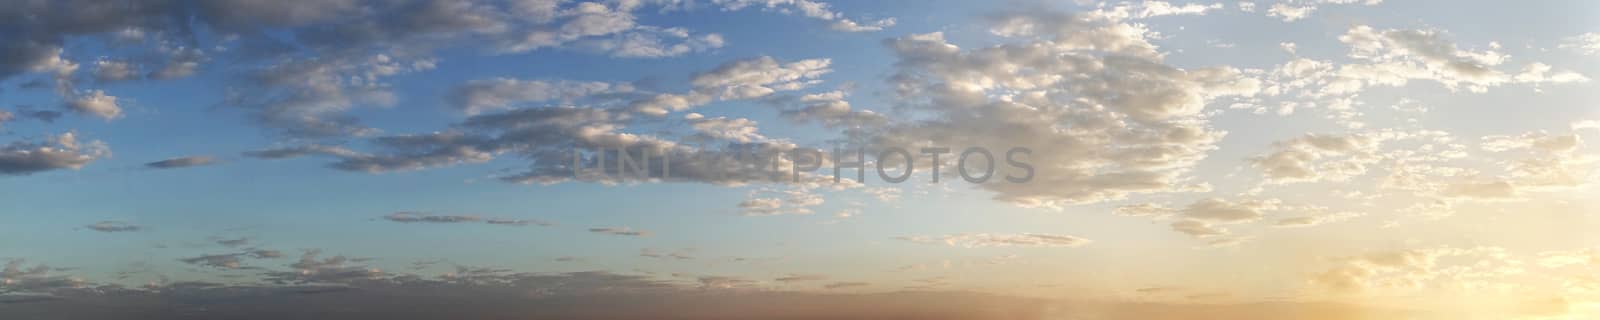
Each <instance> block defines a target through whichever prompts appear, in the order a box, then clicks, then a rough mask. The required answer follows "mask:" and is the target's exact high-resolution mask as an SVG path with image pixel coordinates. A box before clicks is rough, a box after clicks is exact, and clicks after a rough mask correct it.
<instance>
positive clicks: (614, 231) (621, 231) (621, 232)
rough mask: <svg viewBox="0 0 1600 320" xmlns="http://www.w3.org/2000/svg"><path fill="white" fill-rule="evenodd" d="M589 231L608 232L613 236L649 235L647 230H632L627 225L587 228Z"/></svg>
mask: <svg viewBox="0 0 1600 320" xmlns="http://www.w3.org/2000/svg"><path fill="white" fill-rule="evenodd" d="M589 232H593V233H601V234H609V235H615V236H630V237H643V236H649V235H650V232H649V231H644V230H633V228H628V227H620V228H618V227H601V228H589Z"/></svg>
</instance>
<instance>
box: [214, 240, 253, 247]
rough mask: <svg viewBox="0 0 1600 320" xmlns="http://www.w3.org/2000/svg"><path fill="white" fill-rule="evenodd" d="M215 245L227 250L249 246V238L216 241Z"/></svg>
mask: <svg viewBox="0 0 1600 320" xmlns="http://www.w3.org/2000/svg"><path fill="white" fill-rule="evenodd" d="M217 244H219V245H222V246H224V247H229V248H234V247H241V246H245V245H248V244H250V238H238V239H217Z"/></svg>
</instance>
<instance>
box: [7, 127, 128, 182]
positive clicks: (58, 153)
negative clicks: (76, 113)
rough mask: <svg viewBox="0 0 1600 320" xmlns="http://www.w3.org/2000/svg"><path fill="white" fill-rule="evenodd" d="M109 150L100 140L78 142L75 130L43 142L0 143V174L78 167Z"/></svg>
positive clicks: (106, 153)
mask: <svg viewBox="0 0 1600 320" xmlns="http://www.w3.org/2000/svg"><path fill="white" fill-rule="evenodd" d="M110 153H111V152H110V150H109V149H108V148H107V147H106V146H105V144H104V143H101V142H99V141H93V142H87V143H79V142H78V138H77V135H76V134H74V133H71V132H69V133H64V134H61V135H59V136H55V137H52V139H49V140H47V141H44V142H23V141H18V142H12V143H11V144H7V145H0V175H12V176H17V175H30V174H34V173H38V172H43V171H50V170H60V169H73V170H77V169H79V168H83V166H84V165H88V164H89V163H90V162H94V161H95V160H98V159H100V158H103V157H107V156H109V155H110Z"/></svg>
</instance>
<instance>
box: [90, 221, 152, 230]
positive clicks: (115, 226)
mask: <svg viewBox="0 0 1600 320" xmlns="http://www.w3.org/2000/svg"><path fill="white" fill-rule="evenodd" d="M84 227H85V228H89V230H94V231H99V232H134V231H139V230H144V227H141V226H138V225H133V224H129V223H127V222H122V221H101V222H96V223H94V224H91V225H87V226H84Z"/></svg>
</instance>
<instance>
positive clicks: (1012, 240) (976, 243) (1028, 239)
mask: <svg viewBox="0 0 1600 320" xmlns="http://www.w3.org/2000/svg"><path fill="white" fill-rule="evenodd" d="M896 239H900V240H906V241H911V242H917V243H927V244H943V245H948V246H952V247H962V248H982V247H1041V248H1070V247H1078V246H1082V245H1085V244H1089V242H1090V241H1089V239H1084V238H1080V237H1077V236H1070V235H1058V234H1046V233H1021V234H990V233H962V234H953V235H946V236H936V237H928V236H910V237H897V238H896Z"/></svg>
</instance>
